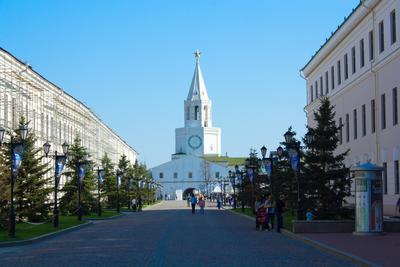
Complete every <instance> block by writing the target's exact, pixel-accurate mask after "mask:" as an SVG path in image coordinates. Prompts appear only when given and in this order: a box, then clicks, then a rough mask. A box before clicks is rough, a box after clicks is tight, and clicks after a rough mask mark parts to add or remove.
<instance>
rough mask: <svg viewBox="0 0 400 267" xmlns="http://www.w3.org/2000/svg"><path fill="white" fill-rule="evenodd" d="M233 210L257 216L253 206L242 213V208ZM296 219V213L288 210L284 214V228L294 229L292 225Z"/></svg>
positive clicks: (253, 216)
mask: <svg viewBox="0 0 400 267" xmlns="http://www.w3.org/2000/svg"><path fill="white" fill-rule="evenodd" d="M232 211H234V212H237V213H241V214H244V215H246V216H249V217H252V218H255V214H253V211H252V209H251V208H245V209H244V213H242V209H241V208H237V209H232ZM294 219H295V215H293V214H292V212H291V211H286V212H285V213H284V215H283V228H284V229H286V230H289V231H292V225H293V223H292V220H294Z"/></svg>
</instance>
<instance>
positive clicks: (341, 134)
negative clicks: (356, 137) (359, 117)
mask: <svg viewBox="0 0 400 267" xmlns="http://www.w3.org/2000/svg"><path fill="white" fill-rule="evenodd" d="M339 143H340V144H343V121H342V118H339Z"/></svg>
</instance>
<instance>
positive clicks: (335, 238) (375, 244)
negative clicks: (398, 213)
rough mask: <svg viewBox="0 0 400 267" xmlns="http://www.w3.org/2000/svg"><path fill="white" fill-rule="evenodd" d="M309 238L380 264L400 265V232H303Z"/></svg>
mask: <svg viewBox="0 0 400 267" xmlns="http://www.w3.org/2000/svg"><path fill="white" fill-rule="evenodd" d="M301 236H304V237H306V238H308V239H311V240H315V241H317V242H320V243H322V244H325V245H328V246H330V247H333V248H336V249H338V250H341V251H345V252H347V253H350V254H353V255H355V256H358V257H360V258H363V259H366V260H368V261H370V262H373V263H376V264H378V265H380V266H393V267H395V266H400V263H399V258H397V253H398V252H399V251H400V233H388V234H386V235H378V236H356V235H352V234H337V233H336V234H302V235H301Z"/></svg>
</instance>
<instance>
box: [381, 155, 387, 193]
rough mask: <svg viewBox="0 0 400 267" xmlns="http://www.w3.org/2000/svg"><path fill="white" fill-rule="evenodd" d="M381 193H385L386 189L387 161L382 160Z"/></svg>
mask: <svg viewBox="0 0 400 267" xmlns="http://www.w3.org/2000/svg"><path fill="white" fill-rule="evenodd" d="M382 165H383V193H384V194H385V195H387V193H388V190H387V163H386V162H383V163H382Z"/></svg>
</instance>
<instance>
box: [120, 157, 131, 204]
mask: <svg viewBox="0 0 400 267" xmlns="http://www.w3.org/2000/svg"><path fill="white" fill-rule="evenodd" d="M129 168H130V161H129V160H128V159H127V158H126V155H122V156H121V158H120V159H119V162H118V170H119V171H121V172H122V173H123V177H122V181H121V185H120V187H119V200H120V204H121V205H122V207H124V206H126V205H127V203H128V201H129V200H128V181H129Z"/></svg>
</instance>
